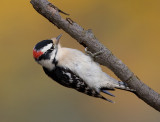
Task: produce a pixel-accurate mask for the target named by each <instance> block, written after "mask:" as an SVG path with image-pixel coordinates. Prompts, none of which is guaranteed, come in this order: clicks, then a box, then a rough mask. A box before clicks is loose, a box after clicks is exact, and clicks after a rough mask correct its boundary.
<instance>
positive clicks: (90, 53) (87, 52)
mask: <svg viewBox="0 0 160 122" xmlns="http://www.w3.org/2000/svg"><path fill="white" fill-rule="evenodd" d="M85 53H86V55H88V56H90V57H91V58H92V59H95V58H96V57H98V56H99V55H101V54H102V53H103V51H99V52H96V53H92V52H90V51H88V47H86V48H85Z"/></svg>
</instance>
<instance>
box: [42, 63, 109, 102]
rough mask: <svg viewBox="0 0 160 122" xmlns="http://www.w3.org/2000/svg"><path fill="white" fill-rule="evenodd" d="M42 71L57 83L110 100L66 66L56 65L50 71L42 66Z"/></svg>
mask: <svg viewBox="0 0 160 122" xmlns="http://www.w3.org/2000/svg"><path fill="white" fill-rule="evenodd" d="M43 69H44V72H45V73H46V74H47V75H48V76H49V77H51V78H52V79H53V80H54V81H56V82H57V83H59V84H61V85H63V86H65V87H69V88H73V89H76V90H77V91H79V92H82V93H84V94H87V95H89V96H93V97H97V98H102V99H104V100H107V101H109V102H112V101H111V100H109V99H107V98H104V97H103V96H102V95H101V94H99V93H98V92H97V91H95V90H94V89H92V88H90V87H89V86H88V85H87V84H86V83H85V82H84V81H83V79H82V78H80V77H79V76H78V75H76V74H75V73H73V72H72V71H71V70H70V69H68V68H62V67H59V66H56V67H55V69H53V70H52V71H49V70H48V69H46V68H45V67H43Z"/></svg>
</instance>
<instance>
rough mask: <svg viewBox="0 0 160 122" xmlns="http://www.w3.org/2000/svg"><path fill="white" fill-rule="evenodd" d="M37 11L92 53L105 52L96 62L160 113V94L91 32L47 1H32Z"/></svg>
mask: <svg viewBox="0 0 160 122" xmlns="http://www.w3.org/2000/svg"><path fill="white" fill-rule="evenodd" d="M31 4H32V5H33V7H34V8H35V10H36V11H37V12H38V13H40V14H41V15H43V16H44V17H45V18H47V19H48V20H49V21H50V22H51V23H53V24H54V25H55V26H57V27H58V28H59V29H63V30H64V31H65V32H66V33H68V34H69V35H70V36H71V37H73V38H74V39H76V40H77V41H78V42H79V43H80V44H82V45H83V46H84V47H88V49H89V50H90V51H91V52H93V53H94V52H99V51H103V54H101V55H100V56H98V57H97V58H96V61H97V62H98V63H99V64H101V65H104V66H107V67H108V68H109V69H111V70H112V71H113V72H114V73H115V75H116V76H117V77H118V78H120V79H121V80H122V81H124V82H126V83H127V84H128V85H129V86H130V88H132V89H135V90H136V92H135V94H136V95H137V96H138V97H139V98H140V99H142V100H143V101H144V102H146V103H147V104H148V105H150V106H151V107H153V108H155V109H156V110H158V111H160V94H158V93H157V92H155V91H154V90H153V89H151V88H150V87H148V86H147V85H146V84H144V83H143V82H142V81H141V80H140V79H139V78H138V77H137V76H136V75H134V73H133V72H132V71H131V70H130V69H129V68H128V67H127V66H126V65H125V64H124V63H123V62H122V61H121V60H119V59H118V58H117V57H115V56H114V55H113V54H112V52H111V51H110V50H109V49H107V48H106V47H105V46H104V45H102V44H101V43H100V42H99V41H98V40H97V39H96V37H95V36H94V34H93V33H92V31H91V30H84V29H83V28H82V27H81V26H79V25H78V24H77V23H76V22H74V21H72V20H71V19H70V18H66V19H63V18H62V17H61V16H60V14H59V12H61V13H64V14H66V13H65V12H63V11H61V10H60V9H58V8H57V7H56V6H54V5H52V4H51V3H49V2H48V1H47V0H31Z"/></svg>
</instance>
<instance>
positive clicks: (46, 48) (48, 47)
mask: <svg viewBox="0 0 160 122" xmlns="http://www.w3.org/2000/svg"><path fill="white" fill-rule="evenodd" d="M52 45H53V44H52V43H50V44H48V45H47V46H45V47H43V48H42V49H41V51H42V52H43V53H45V52H46V51H47V50H49V49H50V48H51V47H52Z"/></svg>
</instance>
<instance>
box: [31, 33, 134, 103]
mask: <svg viewBox="0 0 160 122" xmlns="http://www.w3.org/2000/svg"><path fill="white" fill-rule="evenodd" d="M61 36H62V34H60V35H59V36H57V37H54V38H51V39H46V40H42V41H40V42H38V43H37V44H36V45H35V46H34V48H33V57H34V59H35V61H36V62H37V63H38V64H40V65H41V66H42V68H43V70H44V72H45V74H46V75H47V76H49V77H50V78H51V79H52V80H54V81H56V82H57V83H59V84H61V85H63V86H65V87H68V88H72V89H75V90H77V91H79V92H81V93H84V94H86V95H89V96H92V97H95V98H101V99H103V100H106V101H108V102H111V103H114V101H112V100H110V99H108V98H106V97H104V96H103V95H102V94H101V92H102V93H105V94H107V95H110V96H113V97H115V96H114V95H113V94H112V93H110V92H109V91H108V90H115V88H117V89H122V90H127V91H130V92H133V91H134V90H133V89H130V88H129V87H128V85H127V84H126V83H125V82H122V81H118V80H116V79H114V78H112V77H111V76H109V75H108V74H107V73H105V72H103V71H102V69H101V67H100V65H99V64H98V63H97V62H95V61H94V60H93V58H92V56H90V55H87V54H86V53H83V52H81V51H80V50H77V49H72V48H67V47H62V46H61V44H60V38H61Z"/></svg>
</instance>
